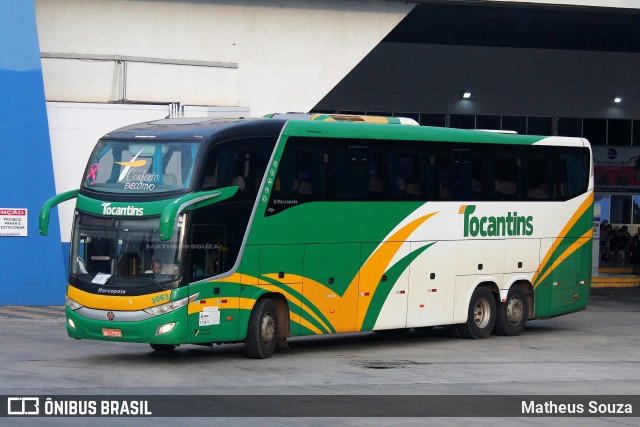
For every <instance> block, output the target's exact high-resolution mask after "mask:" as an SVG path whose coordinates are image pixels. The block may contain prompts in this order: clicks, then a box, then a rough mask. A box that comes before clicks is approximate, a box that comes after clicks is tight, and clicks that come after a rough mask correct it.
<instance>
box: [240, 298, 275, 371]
mask: <svg viewBox="0 0 640 427" xmlns="http://www.w3.org/2000/svg"><path fill="white" fill-rule="evenodd" d="M277 338H278V321H277V317H276V306H275V304H274V303H273V301H272V300H270V299H261V300H258V302H257V303H256V305H255V307H253V310H252V311H251V316H250V317H249V326H248V329H247V337H246V338H245V340H244V354H245V355H246V356H247V357H250V358H252V359H267V358H269V357H271V355H272V354H273V352H274V351H275V348H276V341H277Z"/></svg>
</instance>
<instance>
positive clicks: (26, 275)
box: [0, 0, 66, 305]
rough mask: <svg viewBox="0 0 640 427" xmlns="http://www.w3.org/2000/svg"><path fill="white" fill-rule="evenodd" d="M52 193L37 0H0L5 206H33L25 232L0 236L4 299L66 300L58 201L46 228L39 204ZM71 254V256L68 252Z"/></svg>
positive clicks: (0, 169) (0, 175)
mask: <svg viewBox="0 0 640 427" xmlns="http://www.w3.org/2000/svg"><path fill="white" fill-rule="evenodd" d="M54 194H55V185H54V180H53V163H52V159H51V143H50V140H49V127H48V123H47V110H46V104H45V98H44V86H43V82H42V65H41V62H40V48H39V46H38V33H37V29H36V21H35V10H34V4H33V0H2V1H0V208H27V209H28V224H29V226H28V237H2V236H0V305H49V304H64V292H65V285H66V277H65V270H64V266H63V264H61V263H60V260H61V259H63V254H62V250H63V249H62V246H61V245H60V226H59V223H58V215H57V209H54V212H52V214H53V215H52V216H51V226H50V227H49V236H48V237H46V238H45V237H41V236H40V235H39V233H38V211H39V209H40V205H41V204H42V202H44V201H45V200H46V199H47V198H49V197H51V196H53V195H54ZM64 257H66V256H64Z"/></svg>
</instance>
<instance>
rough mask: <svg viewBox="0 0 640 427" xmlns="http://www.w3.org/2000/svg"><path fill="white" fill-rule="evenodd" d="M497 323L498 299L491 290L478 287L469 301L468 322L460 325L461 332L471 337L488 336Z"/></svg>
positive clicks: (466, 336)
mask: <svg viewBox="0 0 640 427" xmlns="http://www.w3.org/2000/svg"><path fill="white" fill-rule="evenodd" d="M495 323H496V300H495V298H494V297H493V294H492V293H491V291H490V290H489V289H487V288H485V287H482V286H481V287H478V288H476V290H475V291H473V295H472V296H471V301H470V302H469V312H468V313H467V323H462V324H460V325H458V330H459V331H460V334H461V335H462V336H463V337H465V338H469V339H480V338H486V337H488V336H489V335H490V334H491V331H492V330H493V325H495Z"/></svg>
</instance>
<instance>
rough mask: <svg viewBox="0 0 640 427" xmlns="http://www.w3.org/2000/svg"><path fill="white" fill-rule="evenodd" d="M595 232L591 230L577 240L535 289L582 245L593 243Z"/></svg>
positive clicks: (552, 265) (539, 280) (535, 284)
mask: <svg viewBox="0 0 640 427" xmlns="http://www.w3.org/2000/svg"><path fill="white" fill-rule="evenodd" d="M592 232H593V230H589V231H587V232H586V233H584V234H583V235H582V237H580V238H579V239H578V240H576V241H575V242H573V243H572V244H571V245H570V246H569V247H568V248H567V249H566V250H565V251H564V252H563V253H562V254H561V255H560V256H559V257H558V258H557V259H556V260H555V262H554V263H553V264H551V267H549V269H548V270H547V271H546V272H545V273H544V274H543V275H542V277H540V278H539V279H538V281H537V283H536V282H534V285H533V286H534V287H536V286H538V285H539V284H540V283H541V282H542V281H543V280H544V279H546V278H547V276H548V275H549V274H551V273H552V272H553V270H555V269H556V267H558V265H560V263H562V261H564V260H565V259H566V258H567V257H568V256H569V255H571V254H572V253H574V252H575V251H577V250H578V249H579V248H580V247H581V246H582V245H584V244H585V243H587V242H590V241H591V233H592Z"/></svg>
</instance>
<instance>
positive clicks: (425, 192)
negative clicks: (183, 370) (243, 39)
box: [40, 115, 593, 358]
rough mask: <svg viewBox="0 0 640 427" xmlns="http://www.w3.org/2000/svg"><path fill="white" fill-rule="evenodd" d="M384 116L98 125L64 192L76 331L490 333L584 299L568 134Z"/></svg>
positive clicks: (168, 337)
mask: <svg viewBox="0 0 640 427" xmlns="http://www.w3.org/2000/svg"><path fill="white" fill-rule="evenodd" d="M406 122H407V120H400V119H397V118H389V119H383V118H364V119H363V118H360V117H343V116H327V115H293V116H290V115H273V116H271V117H265V118H260V119H224V120H223V119H210V118H209V119H204V118H197V119H194V118H185V119H165V120H158V121H152V122H148V123H142V124H137V125H133V126H129V127H125V128H122V129H119V130H116V131H113V132H111V133H109V134H107V135H105V136H104V137H103V138H101V139H100V140H99V141H98V143H97V146H96V147H95V149H94V151H93V154H92V155H91V158H90V160H89V162H88V164H87V167H86V171H85V173H84V176H83V177H82V184H81V186H80V189H79V190H75V191H70V192H67V193H64V194H60V195H58V196H56V197H53V198H52V199H50V200H48V201H47V202H46V203H45V204H44V206H43V208H42V210H41V214H40V227H41V233H42V234H44V235H46V233H47V228H48V216H49V211H50V209H51V208H52V207H53V206H55V205H56V204H58V203H60V202H62V201H64V200H69V199H72V198H77V200H76V209H75V218H74V225H73V233H72V239H71V255H70V267H69V283H68V286H67V294H66V305H67V308H66V316H67V324H66V325H67V331H68V334H69V336H70V337H73V338H78V339H95V340H104V341H126V342H139V343H149V344H151V346H152V347H153V349H155V350H158V351H166V350H172V349H174V348H175V347H176V346H179V345H182V344H202V345H211V344H214V343H233V342H244V344H245V347H244V348H245V353H246V355H247V356H249V357H252V358H266V357H269V356H271V355H272V353H273V352H274V350H275V349H276V348H287V339H288V337H294V336H303V335H320V334H333V333H338V332H354V331H383V330H396V329H400V330H403V329H411V328H419V327H430V326H445V327H447V329H448V332H449V333H450V334H451V335H455V336H462V337H466V338H474V339H477V338H485V337H487V336H488V335H489V334H490V333H491V332H492V331H495V332H496V333H498V334H502V335H517V334H520V333H521V332H522V330H523V329H524V327H525V324H526V322H527V320H531V319H542V318H549V317H553V316H558V315H562V314H566V313H570V312H574V311H577V310H581V309H584V308H585V306H586V305H587V301H588V298H589V289H590V278H591V236H592V203H593V165H592V157H591V148H590V146H589V143H588V142H587V141H586V140H584V139H580V138H564V137H542V136H530V135H512V134H501V133H495V132H483V131H471V130H459V129H447V128H434V127H421V126H411V125H406V124H405V123H406Z"/></svg>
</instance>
